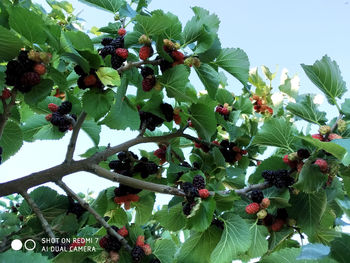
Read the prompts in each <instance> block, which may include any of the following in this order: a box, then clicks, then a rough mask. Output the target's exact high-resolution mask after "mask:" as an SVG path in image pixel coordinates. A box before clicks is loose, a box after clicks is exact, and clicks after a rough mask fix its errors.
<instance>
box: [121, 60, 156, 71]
mask: <svg viewBox="0 0 350 263" xmlns="http://www.w3.org/2000/svg"><path fill="white" fill-rule="evenodd" d="M161 62H162V59H156V60H143V61H139V62H129V63H127V64H126V65H124V66H121V67H120V68H118V69H117V70H118V73H119V74H121V73H122V72H123V71H126V70H128V69H131V68H134V67H137V68H139V67H141V66H142V65H146V64H149V65H159V64H160V63H161Z"/></svg>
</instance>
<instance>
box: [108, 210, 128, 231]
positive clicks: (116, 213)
mask: <svg viewBox="0 0 350 263" xmlns="http://www.w3.org/2000/svg"><path fill="white" fill-rule="evenodd" d="M108 216H110V218H109V220H108V222H107V223H108V224H109V225H113V226H114V225H116V226H117V227H123V226H125V225H127V224H128V215H127V214H126V212H125V210H124V209H123V208H121V207H117V208H116V209H113V210H112V211H110V213H108Z"/></svg>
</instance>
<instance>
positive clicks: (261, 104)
mask: <svg viewBox="0 0 350 263" xmlns="http://www.w3.org/2000/svg"><path fill="white" fill-rule="evenodd" d="M249 99H250V100H251V102H253V105H254V110H255V112H258V113H261V114H271V115H272V114H273V109H272V108H270V107H269V106H267V104H266V100H265V99H264V98H262V97H259V96H258V95H253V97H251V98H249Z"/></svg>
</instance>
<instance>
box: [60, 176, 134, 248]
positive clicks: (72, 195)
mask: <svg viewBox="0 0 350 263" xmlns="http://www.w3.org/2000/svg"><path fill="white" fill-rule="evenodd" d="M56 184H57V185H58V186H59V187H61V188H62V189H63V190H64V191H65V192H66V193H67V195H69V196H71V197H72V198H73V199H75V200H77V201H78V202H79V204H80V205H81V206H82V207H84V208H85V209H86V210H87V211H88V212H89V213H90V214H92V215H93V216H94V217H95V219H96V220H97V222H99V223H100V224H101V225H102V226H103V227H104V228H106V230H107V231H108V232H109V234H111V235H112V236H113V237H115V238H117V239H118V240H119V242H120V243H122V245H123V246H124V247H125V248H126V249H127V250H128V251H131V250H132V248H131V247H130V246H129V244H128V241H127V240H126V239H125V238H124V237H122V236H121V235H119V234H118V233H117V232H116V231H115V230H114V229H113V228H112V227H111V226H110V225H109V224H108V223H107V222H106V221H105V220H104V219H103V218H102V217H101V216H100V215H99V214H98V213H97V212H96V211H95V209H93V208H92V207H91V206H90V205H89V204H88V203H87V202H85V201H84V200H83V199H81V198H80V197H79V196H78V195H77V194H76V193H74V191H73V190H72V189H70V188H69V187H68V186H67V185H66V184H65V183H64V182H62V181H61V180H58V181H57V182H56Z"/></svg>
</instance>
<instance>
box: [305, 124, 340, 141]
mask: <svg viewBox="0 0 350 263" xmlns="http://www.w3.org/2000/svg"><path fill="white" fill-rule="evenodd" d="M331 131H332V128H331V127H330V126H328V125H323V126H321V127H320V128H319V130H318V132H319V133H316V134H313V135H312V138H314V139H317V140H320V141H321V142H329V141H332V140H335V139H342V137H341V136H340V135H338V134H336V133H331Z"/></svg>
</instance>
